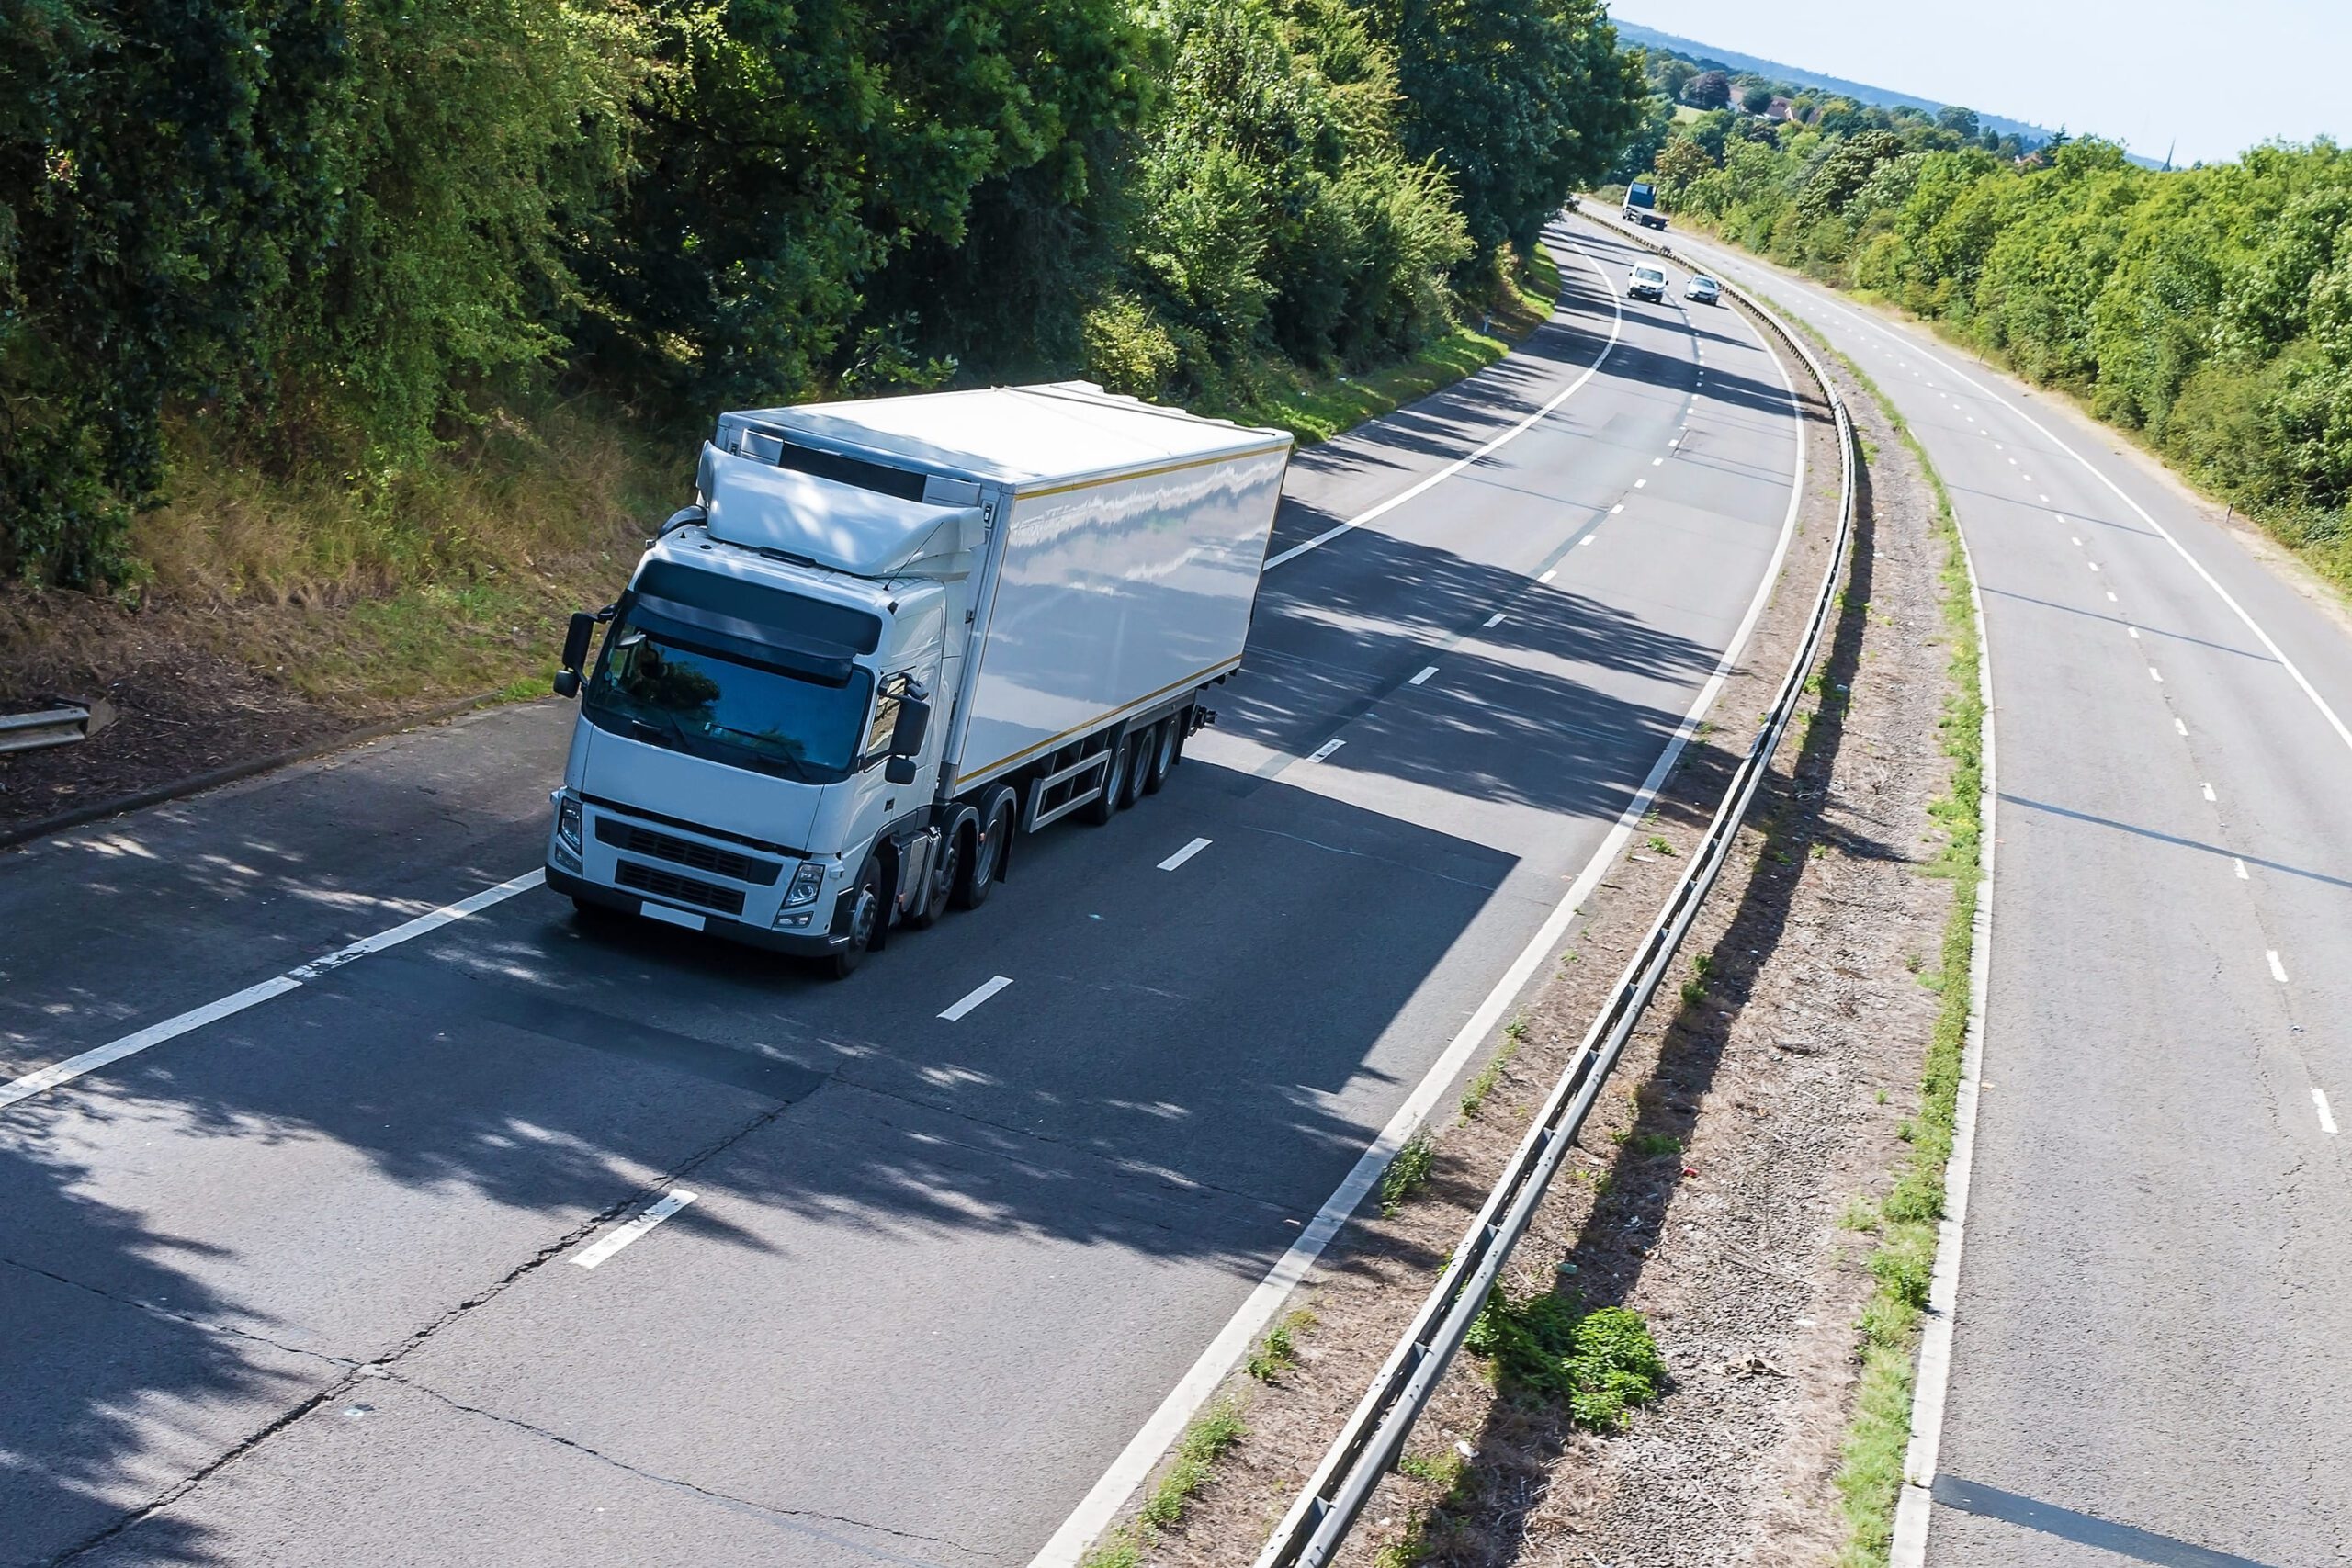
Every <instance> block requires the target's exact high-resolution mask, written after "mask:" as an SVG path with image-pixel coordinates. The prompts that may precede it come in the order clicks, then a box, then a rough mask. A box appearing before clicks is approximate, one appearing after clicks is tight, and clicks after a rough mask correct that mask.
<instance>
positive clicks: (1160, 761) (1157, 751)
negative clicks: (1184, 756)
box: [1143, 713, 1184, 795]
mask: <svg viewBox="0 0 2352 1568" xmlns="http://www.w3.org/2000/svg"><path fill="white" fill-rule="evenodd" d="M1183 725H1184V716H1183V715H1182V714H1181V713H1180V714H1176V715H1173V716H1170V717H1168V718H1163V719H1161V720H1160V721H1159V728H1157V729H1155V730H1153V731H1152V732H1151V761H1150V763H1149V764H1148V766H1147V767H1146V768H1145V769H1144V777H1143V791H1144V793H1145V794H1146V795H1158V794H1159V786H1160V785H1161V784H1166V783H1167V782H1168V775H1169V774H1170V773H1172V772H1173V771H1174V770H1175V767H1176V743H1177V742H1178V741H1179V740H1180V739H1182V734H1181V731H1182V728H1183Z"/></svg>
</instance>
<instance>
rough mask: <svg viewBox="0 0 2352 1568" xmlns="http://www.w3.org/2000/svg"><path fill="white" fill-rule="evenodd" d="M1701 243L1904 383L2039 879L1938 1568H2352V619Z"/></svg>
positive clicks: (1997, 929) (2167, 506)
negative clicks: (1968, 576)
mask: <svg viewBox="0 0 2352 1568" xmlns="http://www.w3.org/2000/svg"><path fill="white" fill-rule="evenodd" d="M1671 243H1673V244H1674V245H1675V247H1676V248H1677V249H1678V250H1679V251H1680V252H1682V253H1683V254H1687V255H1690V256H1691V257H1692V258H1693V259H1694V260H1699V261H1702V262H1709V263H1711V265H1719V266H1721V267H1722V268H1723V269H1724V270H1723V276H1727V277H1729V278H1732V279H1733V280H1735V281H1737V282H1741V283H1744V284H1748V285H1750V286H1752V287H1755V288H1760V289H1761V290H1762V291H1763V292H1764V293H1766V294H1767V295H1768V296H1769V297H1770V298H1771V299H1774V300H1776V301H1778V302H1779V303H1780V304H1781V306H1782V307H1783V308H1784V309H1785V310H1788V311H1790V312H1791V313H1793V314H1794V315H1795V316H1797V317H1799V318H1802V319H1803V320H1804V321H1809V322H1811V323H1812V324H1813V325H1814V326H1815V327H1816V328H1818V329H1819V330H1820V331H1821V332H1822V333H1825V334H1826V336H1827V337H1828V338H1829V340H1830V341H1831V342H1832V343H1833V344H1836V345H1837V346H1838V348H1839V349H1840V350H1842V351H1843V352H1844V353H1846V354H1847V355H1849V356H1850V357H1851V358H1852V359H1854V360H1855V361H1856V362H1857V363H1859V364H1860V366H1861V367H1862V368H1863V369H1864V370H1865V371H1866V372H1868V373H1869V375H1870V376H1871V378H1873V379H1874V380H1875V381H1876V382H1877V384H1878V386H1879V387H1880V388H1881V389H1883V391H1884V393H1885V394H1886V396H1887V397H1888V399H1889V400H1891V401H1892V402H1893V404H1894V407H1895V408H1896V409H1897V410H1899V411H1900V412H1901V413H1902V415H1903V417H1904V418H1905V420H1906V421H1908V422H1909V423H1910V425H1911V427H1912V429H1913V430H1914V431H1915V432H1916V433H1917V436H1918V438H1919V440H1920V441H1921V443H1922V444H1923V445H1924V446H1926V448H1927V450H1928V455H1929V456H1930V457H1932V458H1933V459H1934V461H1935V464H1936V467H1937V468H1938V469H1939V471H1940V472H1941V473H1942V475H1943V478H1944V481H1945V483H1946V485H1947V486H1948V487H1949V488H1950V490H1951V496H1952V502H1953V505H1954V508H1955V510H1956V512H1957V513H1958V515H1959V518H1960V523H1961V527H1962V532H1963V534H1964V535H1965V536H1966V538H1967V540H1968V543H1969V547H1970V549H1971V552H1972V554H1973V557H1974V559H1975V563H1976V569H1977V572H1978V576H1979V578H1980V580H1981V583H1982V588H1983V596H1984V603H1985V627H1986V638H1987V643H1988V646H1989V649H1990V651H1991V662H1992V671H1993V680H1994V704H1995V711H1996V726H1997V734H1998V746H1999V784H1998V787H1999V790H2000V795H1999V800H1998V803H1997V807H1996V834H1997V839H1998V844H1999V857H1998V866H1999V872H1998V877H1997V880H1996V888H1995V897H1994V904H1993V933H1994V934H1993V949H1992V963H1991V988H1990V993H1989V996H1988V998H1987V1003H1986V1013H1985V1059H1984V1075H1985V1086H1984V1092H1983V1098H1982V1100H1981V1102H1980V1109H1979V1120H1978V1130H1977V1137H1976V1145H1975V1170H1974V1179H1973V1187H1972V1196H1971V1200H1970V1208H1969V1213H1968V1220H1967V1228H1966V1237H1965V1244H1964V1248H1963V1252H1962V1268H1961V1276H1960V1295H1959V1303H1958V1307H1957V1311H1956V1314H1955V1328H1954V1341H1953V1349H1952V1362H1951V1385H1950V1395H1949V1404H1948V1408H1947V1412H1946V1420H1945V1424H1944V1427H1943V1435H1942V1443H1941V1459H1940V1465H1939V1472H1938V1476H1937V1480H1936V1485H1935V1489H1934V1496H1935V1506H1934V1507H1933V1509H1932V1512H1931V1516H1930V1526H1929V1532H1928V1562H1930V1563H1934V1564H1939V1565H1950V1568H1963V1565H1964V1568H1978V1565H1986V1564H2012V1563H2015V1564H2024V1563H2031V1564H2035V1565H2037V1568H2076V1565H2080V1568H2093V1565H2095V1564H2109V1563H2113V1562H2117V1561H2118V1560H2119V1558H2122V1559H2131V1560H2139V1561H2146V1562H2167V1563H2184V1564H2188V1563H2195V1564H2220V1563H2222V1562H2240V1561H2251V1562H2256V1563H2261V1564H2269V1565H2272V1568H2318V1565H2320V1564H2327V1563H2344V1562H2352V1414H2347V1413H2348V1412H2352V1354H2347V1352H2348V1351H2352V1257H2347V1252H2346V1239H2347V1231H2346V1216H2347V1215H2352V1147H2347V1142H2352V1140H2347V1139H2346V1137H2345V1136H2344V1135H2343V1134H2342V1133H2341V1132H2340V1131H2339V1129H2340V1128H2345V1127H2352V734H2347V733H2346V730H2345V728H2343V727H2344V726H2345V725H2346V724H2352V629H2348V628H2352V622H2347V620H2346V618H2345V617H2344V615H2342V613H2341V611H2340V609H2336V608H2331V607H2329V606H2328V605H2327V604H2326V603H2325V599H2324V594H2313V593H2310V592H2305V591H2303V590H2301V589H2300V588H2298V587H2297V586H2296V585H2295V583H2294V581H2292V580H2291V579H2290V576H2288V575H2287V574H2284V573H2281V572H2279V571H2278V570H2274V569H2273V568H2272V567H2270V566H2268V565H2266V564H2265V563H2264V562H2263V561H2262V560H2260V559H2257V558H2256V556H2255V553H2254V552H2253V551H2252V550H2250V549H2249V548H2248V547H2247V546H2246V544H2245V542H2244V539H2243V536H2241V535H2240V534H2239V533H2237V532H2235V531H2233V530H2231V529H2229V528H2227V527H2224V526H2222V525H2220V524H2219V523H2218V522H2217V520H2215V519H2214V518H2213V517H2212V515H2211V513H2210V510H2209V509H2208V508H2206V507H2204V506H2203V505H2201V504H2200V503H2199V502H2195V501H2194V500H2192V499H2191V498H2189V497H2188V496H2187V495H2186V494H2185V493H2183V492H2182V491H2179V490H2178V489H2177V487H2176V486H2174V485H2173V484H2172V483H2171V482H2169V480H2168V479H2165V477H2164V476H2163V475H2162V474H2161V473H2160V472H2158V471H2156V470H2155V469H2154V467H2153V466H2152V465H2151V464H2149V463H2148V462H2147V461H2146V460H2145V459H2143V458H2140V457H2126V456H2124V455H2122V454H2121V453H2120V452H2119V451H2118V448H2119V447H2120V446H2122V441H2121V438H2120V437H2119V436H2116V435H2115V434H2112V433H2111V432H2108V431H2105V430H2102V429H2100V428H2099V427H2098V426H2097V425H2095V424H2093V423H2090V422H2089V421H2088V420H2086V419H2084V418H2081V417H2079V416H2077V415H2075V413H2073V412H2071V411H2070V410H2068V409H2066V408H2064V407H2062V406H2060V405H2058V404H2057V403H2056V402H2055V401H2054V400H2052V398H2050V397H2048V396H2046V395H2042V396H2036V395H2033V394H2032V393H2030V391H2029V389H2026V388H2025V387H2024V386H2022V385H2021V384H2019V383H2018V382H2016V381H2013V380H2011V379H2010V378H2007V377H2004V376H2001V375H1999V374H1997V373H1996V372H1994V371H1992V370H1990V369H1986V368H1985V367H1979V366H1977V365H1975V364H1973V363H1972V362H1971V361H1970V360H1969V359H1968V358H1967V356H1965V355H1962V354H1959V353H1957V352H1956V351H1954V350H1952V349H1951V348H1950V347H1948V346H1946V345H1943V344H1939V343H1937V342H1935V341H1934V340H1933V339H1932V338H1931V337H1930V336H1929V334H1928V333H1925V332H1924V331H1920V330H1917V329H1915V328H1911V327H1907V326H1904V325H1901V324H1898V323H1896V322H1895V321H1893V320H1892V319H1891V318H1888V317H1885V316H1882V315H1879V314H1876V313H1871V312H1865V311H1863V310H1860V309H1858V308H1856V307H1854V306H1853V305H1852V304H1851V303H1850V302H1848V301H1845V300H1841V299H1837V298H1835V297H1834V296H1832V295H1830V294H1829V293H1828V292H1827V291H1826V290H1823V289H1819V288H1815V287H1813V286H1812V285H1810V284H1807V283H1804V282H1802V281H1800V280H1798V279H1795V278H1793V277H1792V276H1788V275H1787V274H1785V273H1781V272H1780V271H1778V270H1777V269H1772V268H1769V267H1765V266H1762V265H1758V264H1756V263H1754V262H1752V261H1749V260H1747V259H1745V258H1741V257H1738V256H1736V255H1734V254H1728V253H1726V252H1725V251H1724V249H1722V248H1720V247H1715V246H1711V245H1708V244H1704V243H1694V242H1693V241H1691V239H1690V238H1689V237H1688V236H1685V235H1682V234H1679V233H1678V234H1675V235H1673V236H1672V238H1671ZM2241 611H2242V612H2243V614H2241ZM2191 1548H2198V1549H2203V1551H2205V1552H2207V1553H2209V1555H2197V1554H2196V1553H2195V1552H2194V1551H2191V1550H2190V1549H2191ZM2214 1552H2219V1553H2225V1554H2228V1555H2227V1556H2213V1555H2210V1553H2214Z"/></svg>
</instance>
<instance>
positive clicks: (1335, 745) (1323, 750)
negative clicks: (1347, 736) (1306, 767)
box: [1306, 740, 1347, 762]
mask: <svg viewBox="0 0 2352 1568" xmlns="http://www.w3.org/2000/svg"><path fill="white" fill-rule="evenodd" d="M1346 744H1347V742H1346V741H1344V740H1326V741H1325V742H1323V744H1322V745H1320V746H1317V748H1315V750H1312V751H1309V752H1308V753H1307V754H1306V760H1307V761H1310V762H1319V761H1322V760H1323V759H1324V758H1326V757H1328V756H1329V755H1330V754H1331V753H1332V752H1334V751H1336V750H1339V749H1340V747H1342V746H1345V745H1346Z"/></svg>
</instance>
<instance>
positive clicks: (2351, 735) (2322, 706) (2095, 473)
mask: <svg viewBox="0 0 2352 1568" xmlns="http://www.w3.org/2000/svg"><path fill="white" fill-rule="evenodd" d="M1826 312H1830V313H1835V314H1837V315H1839V316H1842V317H1844V318H1845V319H1846V320H1848V321H1851V322H1853V323H1854V324H1856V325H1857V326H1859V327H1861V328H1862V329H1863V330H1865V331H1867V332H1871V333H1877V334H1879V335H1880V336H1882V337H1889V336H1892V333H1891V330H1890V329H1889V328H1886V327H1883V326H1881V325H1879V324H1878V323H1877V322H1875V321H1871V320H1869V319H1868V318H1866V317H1863V316H1861V315H1858V314H1857V313H1855V312H1854V311H1852V310H1848V309H1846V308H1845V307H1844V306H1842V305H1829V306H1826ZM1933 363H1934V364H1935V365H1937V367H1939V368H1940V369H1942V370H1943V371H1944V372H1945V373H1946V374H1948V375H1950V376H1951V378H1953V379H1954V380H1956V381H1958V382H1959V383H1960V384H1961V385H1962V386H1964V387H1973V388H1974V389H1976V390H1977V391H1980V392H1985V394H1986V395H1987V396H1990V395H1991V392H1990V390H1989V389H1987V388H1986V387H1985V386H1984V385H1983V384H1982V383H1981V382H1979V381H1977V380H1975V379H1974V378H1973V377H1971V376H1970V375H1969V374H1968V373H1967V372H1966V371H1964V370H1962V369H1960V368H1959V367H1955V366H1951V365H1947V364H1945V363H1944V362H1943V361H1941V360H1940V359H1937V360H1934V361H1933ZM2010 412H2013V413H2015V414H2017V416H2018V418H2020V419H2022V420H2024V421H2025V423H2027V424H2029V425H2030V426H2032V427H2033V429H2034V430H2035V431H2037V432H2038V433H2040V434H2041V435H2042V436H2043V438H2044V439H2046V440H2047V441H2048V442H2049V443H2050V445H2051V446H2053V447H2055V448H2056V449H2057V450H2058V451H2060V452H2062V453H2064V455H2065V456H2067V457H2072V458H2073V459H2074V460H2075V462H2076V463H2077V464H2079V465H2081V467H2082V468H2083V470H2084V471H2085V472H2086V473H2088V474H2089V475H2090V476H2091V478H2093V479H2097V480H2098V482H2099V483H2101V484H2103V485H2105V486H2106V487H2107V488H2108V490H2109V492H2110V493H2111V494H2113V495H2114V496H2115V498H2116V499H2117V500H2119V501H2120V502H2123V504H2124V505H2126V506H2128V507H2130V508H2131V510H2132V511H2133V512H2134V513H2138V514H2139V517H2140V521H2142V522H2143V523H2145V524H2146V525H2148V526H2149V527H2151V528H2153V529H2154V530H2155V532H2156V535H2157V536H2158V537H2160V538H2162V539H2163V540H2164V542H2165V544H2167V545H2170V546H2171V547H2172V548H2173V553H2174V554H2176V555H2177V556H2179V557H2180V558H2181V559H2182V560H2183V561H2185V562H2186V563H2188V569H2189V570H2191V571H2193V572H2195V573H2196V574H2197V575H2198V577H2199V579H2201V580H2202V581H2204V583H2205V586H2206V587H2208V588H2211V590H2212V591H2213V592H2214V593H2215V594H2216V595H2218V596H2219V597H2220V599H2221V601H2222V604H2226V605H2228V606H2229V608H2230V612H2231V613H2232V614H2233V615H2236V616H2237V618H2238V619H2239V620H2240V621H2242V622H2244V623H2245V628H2246V630H2248V631H2250V632H2252V633H2253V634H2254V636H2255V638H2256V641H2258V642H2260V643H2261V644H2262V646H2263V648H2264V649H2266V650H2267V652H2268V653H2269V655H2270V656H2271V657H2272V658H2273V659H2275V660H2278V665H2279V668H2281V669H2283V670H2285V671H2287V674H2288V677H2289V678H2290V680H2292V681H2293V682H2295V684H2296V686H2297V687H2298V688H2299V689H2300V690H2301V692H2302V694H2303V695H2304V696H2305V697H2307V698H2308V699H2310V701H2311V704H2312V706H2313V707H2315V708H2317V709H2318V710H2319V715H2320V717H2321V718H2323V719H2324V720H2325V721H2326V723H2327V727H2328V728H2330V729H2332V730H2334V731H2335V737H2336V739H2339V740H2341V741H2343V742H2344V744H2345V745H2346V746H2352V724H2347V723H2346V721H2345V719H2344V716H2342V715H2341V714H2338V713H2337V712H2336V711H2335V708H2334V707H2333V706H2332V705H2330V704H2329V703H2328V701H2327V699H2326V698H2325V697H2324V696H2322V695H2321V694H2320V690H2319V688H2318V687H2316V686H2314V685H2312V682H2311V677H2309V676H2307V675H2305V674H2304V673H2303V671H2302V670H2301V667H2300V666H2299V665H2297V664H2296V663H2295V661H2294V660H2291V659H2290V658H2289V657H2288V656H2287V653H2286V650H2285V649H2281V648H2280V647H2279V646H2278V642H2277V641H2276V640H2274V639H2273V638H2272V637H2271V636H2270V634H2269V633H2268V632H2267V631H2265V630H2263V629H2262V625H2261V623H2260V622H2258V621H2256V619H2255V618H2254V616H2253V615H2252V614H2250V613H2249V612H2248V611H2247V610H2246V608H2245V605H2243V604H2239V603H2238V602H2237V599H2236V598H2235V596H2233V594H2232V593H2231V592H2230V591H2229V590H2228V589H2226V588H2224V587H2222V582H2221V580H2220V579H2219V578H2217V577H2215V576H2214V575H2213V574H2212V573H2211V571H2208V570H2206V569H2205V564H2204V562H2202V561H2200V560H2199V559H2198V558H2196V557H2195V556H2194V555H2192V554H2190V553H2189V549H2188V546H2186V545H2184V544H2182V543H2181V542H2180V538H2179V536H2177V535H2176V534H2175V533H2174V532H2173V531H2172V530H2171V529H2169V528H2167V527H2165V525H2163V524H2162V523H2159V522H2158V521H2156V519H2155V517H2154V514H2153V513H2150V512H2149V511H2148V509H2147V508H2146V507H2144V506H2143V505H2141V504H2140V503H2139V502H2136V501H2134V500H2132V499H2131V496H2130V495H2129V494H2128V493H2127V492H2126V491H2124V489H2123V487H2122V486H2121V485H2120V484H2118V483H2116V482H2115V479H2113V478H2112V477H2111V476H2110V475H2109V474H2108V473H2107V472H2106V470H2104V469H2102V468H2098V467H2096V466H2095V465H2094V464H2093V463H2092V462H2091V460H2090V459H2089V458H2087V457H2084V456H2083V455H2082V454H2081V453H2080V452H2077V451H2075V449H2074V448H2073V447H2072V446H2068V445H2067V444H2066V443H2065V442H2064V441H2061V440H2059V439H2058V437H2057V436H2056V435H2055V434H2052V432H2051V431H2050V429H2049V427H2047V426H2046V425H2044V424H2043V423H2041V421H2040V420H2037V419H2035V418H2034V417H2033V416H2032V415H2031V414H2029V413H2027V412H2024V411H2023V410H2022V409H2013V410H2011V411H2010ZM2041 499H2042V500H2043V501H2045V502H2046V501H2048V500H2049V499H2050V498H2049V497H2048V496H2046V495H2045V496H2043V497H2042V498H2041Z"/></svg>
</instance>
